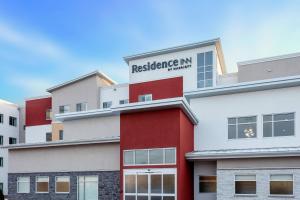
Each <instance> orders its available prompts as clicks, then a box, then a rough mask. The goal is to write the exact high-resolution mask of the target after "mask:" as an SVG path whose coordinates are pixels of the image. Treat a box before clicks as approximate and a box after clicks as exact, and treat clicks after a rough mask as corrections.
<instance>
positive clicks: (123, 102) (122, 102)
mask: <svg viewBox="0 0 300 200" xmlns="http://www.w3.org/2000/svg"><path fill="white" fill-rule="evenodd" d="M119 103H120V105H122V104H128V103H129V100H128V99H123V100H120V101H119Z"/></svg>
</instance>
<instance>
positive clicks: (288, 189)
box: [270, 174, 294, 195]
mask: <svg viewBox="0 0 300 200" xmlns="http://www.w3.org/2000/svg"><path fill="white" fill-rule="evenodd" d="M293 185H294V178H293V174H273V175H271V176H270V195H293V193H294V191H293V188H294V186H293Z"/></svg>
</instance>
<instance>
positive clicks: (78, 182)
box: [76, 175, 99, 199]
mask: <svg viewBox="0 0 300 200" xmlns="http://www.w3.org/2000/svg"><path fill="white" fill-rule="evenodd" d="M80 177H84V182H83V183H84V188H85V185H86V181H85V179H86V177H97V188H99V175H81V176H77V186H76V189H77V192H76V193H77V194H76V196H77V199H79V195H80V194H79V186H80V180H79V178H80ZM95 182H96V181H95ZM97 196H98V197H99V189H98V190H97Z"/></svg>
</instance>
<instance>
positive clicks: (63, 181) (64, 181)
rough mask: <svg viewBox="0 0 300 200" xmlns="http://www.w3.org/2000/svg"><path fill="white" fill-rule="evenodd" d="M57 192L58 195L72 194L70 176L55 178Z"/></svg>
mask: <svg viewBox="0 0 300 200" xmlns="http://www.w3.org/2000/svg"><path fill="white" fill-rule="evenodd" d="M55 192H56V193H69V192H70V177H69V176H57V177H55Z"/></svg>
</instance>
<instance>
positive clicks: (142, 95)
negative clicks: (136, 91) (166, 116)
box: [138, 93, 153, 102]
mask: <svg viewBox="0 0 300 200" xmlns="http://www.w3.org/2000/svg"><path fill="white" fill-rule="evenodd" d="M150 97H151V99H150V100H149V99H148V100H147V98H150ZM142 98H144V99H145V101H141V99H142ZM148 101H153V95H152V93H149V94H141V95H139V96H138V102H148Z"/></svg>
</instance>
